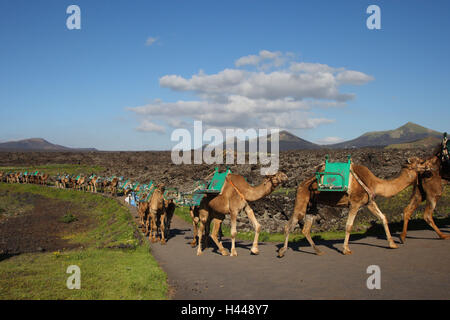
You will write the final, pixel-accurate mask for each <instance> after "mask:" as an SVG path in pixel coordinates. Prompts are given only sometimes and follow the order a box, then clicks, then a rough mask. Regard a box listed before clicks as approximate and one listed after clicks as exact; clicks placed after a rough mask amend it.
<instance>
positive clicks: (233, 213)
mask: <svg viewBox="0 0 450 320" xmlns="http://www.w3.org/2000/svg"><path fill="white" fill-rule="evenodd" d="M287 179H288V178H287V176H286V174H284V173H283V172H277V173H276V174H274V175H270V176H267V177H265V178H264V181H263V182H262V183H261V184H260V185H258V186H254V187H253V186H251V185H249V184H248V183H247V181H246V180H245V178H244V177H242V176H240V175H237V174H229V175H228V176H227V178H226V180H225V184H224V186H223V189H222V192H221V193H220V194H219V195H211V196H206V197H204V198H203V199H202V201H201V202H200V206H199V219H200V223H199V226H198V232H197V235H198V247H197V255H201V254H202V236H203V231H204V230H205V227H206V228H208V227H209V221H210V219H211V220H212V222H213V230H212V233H211V238H212V239H213V241H214V242H215V244H216V245H217V247H218V248H219V251H220V252H221V253H222V255H228V251H227V250H226V249H225V248H224V247H223V245H222V243H221V242H220V241H219V240H218V237H217V235H218V232H219V227H220V225H221V223H222V221H223V219H224V218H225V215H226V214H229V215H230V219H231V256H237V252H236V247H235V242H236V241H235V240H236V234H237V231H236V219H237V215H238V213H239V212H241V211H242V210H245V212H246V213H247V216H248V218H249V219H250V221H251V222H252V224H253V227H254V228H255V237H254V240H253V245H252V248H251V252H252V253H253V254H258V253H259V249H258V237H259V232H260V230H261V225H260V224H259V222H258V221H257V220H256V218H255V213H254V212H253V210H252V208H251V207H250V206H249V204H248V202H252V201H256V200H259V199H261V198H264V197H265V196H267V195H269V194H271V193H272V192H273V190H275V188H276V187H277V186H278V185H280V184H281V183H283V182H285V181H287Z"/></svg>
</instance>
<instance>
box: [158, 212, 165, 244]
mask: <svg viewBox="0 0 450 320" xmlns="http://www.w3.org/2000/svg"><path fill="white" fill-rule="evenodd" d="M165 220H166V213H165V212H164V213H163V214H162V215H161V218H160V224H159V231H160V232H161V244H166V234H165V230H166V224H165Z"/></svg>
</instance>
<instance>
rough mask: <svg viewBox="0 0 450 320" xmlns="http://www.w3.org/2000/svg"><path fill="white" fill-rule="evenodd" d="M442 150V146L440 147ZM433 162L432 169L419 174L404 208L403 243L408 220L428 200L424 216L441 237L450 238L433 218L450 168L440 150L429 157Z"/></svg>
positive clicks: (449, 178) (448, 179) (446, 182)
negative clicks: (442, 157)
mask: <svg viewBox="0 0 450 320" xmlns="http://www.w3.org/2000/svg"><path fill="white" fill-rule="evenodd" d="M439 149H440V150H441V148H439ZM428 160H429V161H430V164H431V171H430V172H428V171H427V172H425V173H422V174H419V178H418V179H417V181H416V183H415V184H414V187H413V192H412V195H411V200H410V201H409V204H408V206H406V208H405V209H404V210H403V231H402V233H401V235H400V240H401V241H402V243H405V241H406V233H407V232H408V221H409V219H410V218H411V215H412V213H413V212H414V211H415V210H416V209H417V207H418V206H419V205H420V203H422V202H423V201H425V200H426V206H425V212H424V215H423V218H424V219H425V221H426V222H427V223H428V224H429V225H430V226H431V227H432V228H433V230H434V231H436V233H437V234H438V236H439V238H441V239H450V235H449V234H443V233H442V232H441V230H439V228H438V227H437V226H436V224H435V223H434V220H433V211H434V209H435V208H436V204H437V202H438V201H439V199H440V198H441V196H442V191H443V186H444V185H446V184H448V183H449V181H450V170H449V169H450V168H448V167H446V166H444V163H443V161H442V160H441V155H440V151H439V152H435V153H434V155H433V156H432V157H430V158H429V159H428Z"/></svg>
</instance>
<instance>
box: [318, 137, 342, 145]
mask: <svg viewBox="0 0 450 320" xmlns="http://www.w3.org/2000/svg"><path fill="white" fill-rule="evenodd" d="M343 141H344V139H342V138H339V137H326V138H322V139H319V140H317V143H319V144H334V143H339V142H343Z"/></svg>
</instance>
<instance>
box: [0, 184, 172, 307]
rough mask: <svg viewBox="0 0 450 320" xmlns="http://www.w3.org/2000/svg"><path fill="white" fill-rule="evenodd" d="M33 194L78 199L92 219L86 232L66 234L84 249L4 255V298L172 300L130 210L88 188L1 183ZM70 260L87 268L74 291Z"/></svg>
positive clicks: (0, 266) (0, 288)
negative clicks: (63, 188) (71, 287)
mask: <svg viewBox="0 0 450 320" xmlns="http://www.w3.org/2000/svg"><path fill="white" fill-rule="evenodd" d="M6 191H7V192H9V193H11V194H12V193H33V194H39V195H41V196H44V197H47V198H49V199H60V200H65V201H71V202H76V203H77V204H78V205H81V206H83V208H85V209H86V210H85V212H87V214H89V215H90V217H91V218H92V221H93V223H92V226H91V227H90V228H89V229H88V230H87V231H83V232H80V233H74V234H65V235H62V237H63V238H64V239H67V240H69V241H70V242H73V243H76V244H80V247H79V249H75V250H67V251H55V252H43V253H27V254H20V255H17V256H7V255H6V256H5V255H3V256H0V299H167V297H168V288H167V278H166V274H165V273H164V272H163V271H162V270H161V268H160V267H159V266H158V264H157V262H156V260H155V259H154V258H153V257H152V256H151V254H150V253H149V251H150V248H149V245H148V244H147V243H146V242H145V241H140V239H139V238H137V237H136V227H135V225H134V222H133V221H132V217H131V215H130V212H129V210H128V209H127V208H126V207H124V206H123V205H122V204H120V203H119V202H118V201H116V200H114V199H110V198H106V197H103V196H100V195H95V194H91V193H85V192H77V191H72V190H60V189H54V188H43V187H40V186H36V185H19V184H13V185H9V184H3V183H0V192H3V193H6ZM70 265H77V266H79V267H80V269H81V289H79V290H77V289H74V290H69V289H68V288H67V286H66V281H67V279H68V277H69V276H70V274H67V273H66V270H67V268H68V267H69V266H70Z"/></svg>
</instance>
